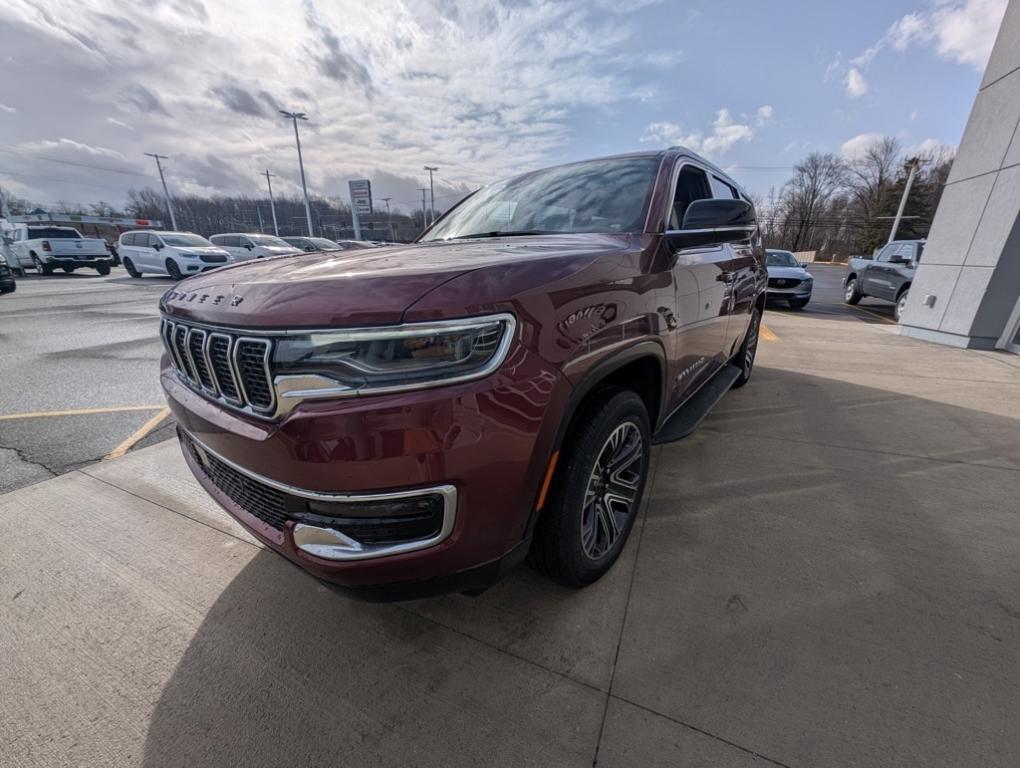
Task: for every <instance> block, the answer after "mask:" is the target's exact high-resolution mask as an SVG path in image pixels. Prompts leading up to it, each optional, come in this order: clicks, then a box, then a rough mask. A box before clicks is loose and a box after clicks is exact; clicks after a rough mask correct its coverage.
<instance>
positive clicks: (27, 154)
mask: <svg viewBox="0 0 1020 768" xmlns="http://www.w3.org/2000/svg"><path fill="white" fill-rule="evenodd" d="M0 152H6V153H7V154H9V155H20V156H21V157H29V158H32V159H33V160H44V161H45V162H47V163H59V164H61V165H73V166H76V167H78V168H88V169H90V170H93V171H105V172H106V173H120V174H123V175H125V176H141V177H142V178H145V179H153V180H155V178H156V177H155V176H153V175H152V174H149V173H141V172H139V171H125V170H123V169H121V168H110V167H108V166H105V165H94V164H92V163H80V162H77V161H75V160H62V159H61V158H58V157H47V156H46V155H36V154H33V153H31V152H23V151H20V150H17V149H8V148H7V147H0Z"/></svg>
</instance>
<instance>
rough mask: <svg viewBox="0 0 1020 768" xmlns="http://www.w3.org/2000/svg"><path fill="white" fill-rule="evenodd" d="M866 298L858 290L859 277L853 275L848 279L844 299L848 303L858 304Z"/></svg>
mask: <svg viewBox="0 0 1020 768" xmlns="http://www.w3.org/2000/svg"><path fill="white" fill-rule="evenodd" d="M863 298H864V294H862V293H861V292H860V291H858V290H857V278H856V277H851V278H850V279H849V280H847V281H846V289H845V290H844V291H843V301H845V302H846V303H847V304H857V303H858V302H859V301H860V300H861V299H863Z"/></svg>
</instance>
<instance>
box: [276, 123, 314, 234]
mask: <svg viewBox="0 0 1020 768" xmlns="http://www.w3.org/2000/svg"><path fill="white" fill-rule="evenodd" d="M279 112H280V114H281V115H283V116H284V117H286V118H287V119H288V120H290V121H291V122H293V123H294V142H295V143H296V144H297V161H298V167H299V168H300V169H301V190H302V191H303V192H304V193H305V218H306V219H307V220H308V236H309V237H315V232H314V230H313V229H312V206H311V205H309V204H308V185H307V184H305V163H304V160H302V158H301V137H300V136H299V135H298V129H297V121H298V120H307V119H308V115H306V114H305V113H304V112H287V111H286V110H283V109H281V110H279Z"/></svg>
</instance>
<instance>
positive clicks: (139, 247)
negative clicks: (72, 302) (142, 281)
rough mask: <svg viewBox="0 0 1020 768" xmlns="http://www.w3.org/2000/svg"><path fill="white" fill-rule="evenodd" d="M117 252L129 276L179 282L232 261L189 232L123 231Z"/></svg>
mask: <svg viewBox="0 0 1020 768" xmlns="http://www.w3.org/2000/svg"><path fill="white" fill-rule="evenodd" d="M117 252H118V253H119V254H120V261H121V264H123V265H124V269H126V270H127V272H128V274H129V275H131V277H141V276H142V275H169V276H170V277H172V278H173V279H174V280H180V279H181V278H184V277H187V276H188V275H195V274H198V273H199V272H206V271H208V270H210V269H216V267H222V266H223V265H224V264H228V263H230V262H231V261H233V259H232V258H231V257H230V254H229V253H228V252H227V251H226V250H224V249H223V248H219V247H217V246H215V245H213V244H212V243H210V242H209V241H208V240H206V239H205V238H204V237H202V236H201V235H196V234H194V233H192V232H153V231H151V230H141V231H134V232H125V233H124V234H123V235H121V236H120V244H119V245H118V247H117Z"/></svg>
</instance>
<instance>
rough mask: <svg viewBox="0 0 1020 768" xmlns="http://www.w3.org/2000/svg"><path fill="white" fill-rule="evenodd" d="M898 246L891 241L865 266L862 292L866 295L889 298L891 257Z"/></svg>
mask: <svg viewBox="0 0 1020 768" xmlns="http://www.w3.org/2000/svg"><path fill="white" fill-rule="evenodd" d="M897 248H899V245H898V244H897V243H889V244H888V245H886V246H884V247H883V248H882V250H881V251H879V252H878V254H877V255H876V256H875V258H874V259H873V260H872V261H870V262H868V263H867V264H866V265H865V266H864V270H863V274H862V275H861V293H863V294H864V295H865V296H874V297H876V298H879V299H884V298H887V296H888V294H889V259H890V258H891V257H892V253H893V251H894V250H896V249H897Z"/></svg>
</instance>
